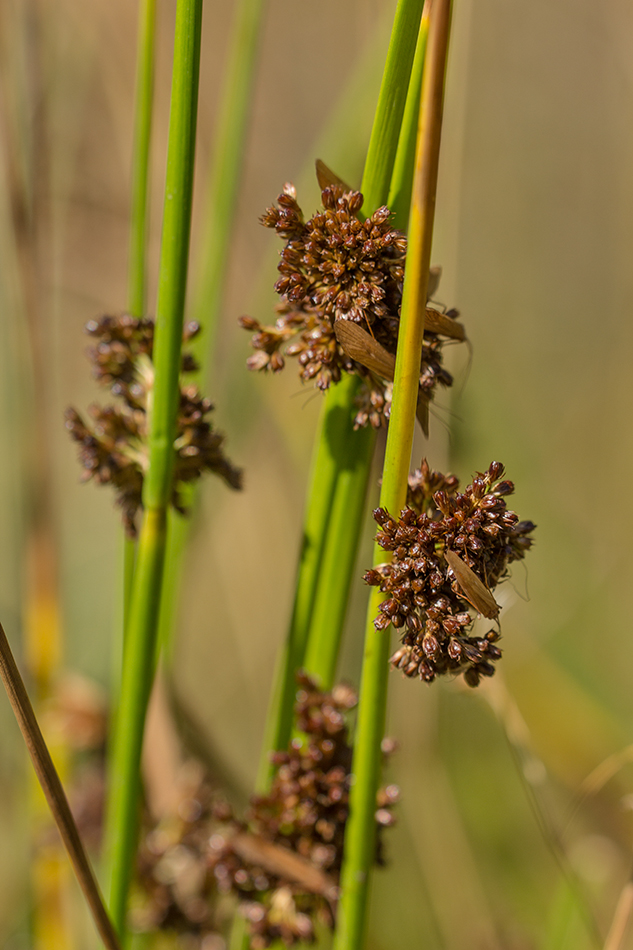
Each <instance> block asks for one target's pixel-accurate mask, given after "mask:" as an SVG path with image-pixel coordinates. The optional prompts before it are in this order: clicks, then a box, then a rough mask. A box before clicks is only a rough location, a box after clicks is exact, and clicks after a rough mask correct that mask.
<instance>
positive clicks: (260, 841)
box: [230, 831, 336, 897]
mask: <svg viewBox="0 0 633 950" xmlns="http://www.w3.org/2000/svg"><path fill="white" fill-rule="evenodd" d="M230 843H231V844H232V845H233V848H234V849H235V851H236V853H237V854H238V855H239V856H240V857H241V858H242V859H243V860H245V861H248V862H250V863H252V864H256V865H259V866H260V867H262V868H264V870H265V871H268V872H269V873H270V874H275V875H277V876H278V877H281V878H289V879H290V880H291V881H294V882H296V883H297V884H299V885H301V886H302V887H305V888H306V889H307V890H309V891H312V892H313V893H315V894H323V895H324V896H325V897H331V896H332V894H334V893H335V892H336V882H335V881H334V879H333V878H332V877H330V876H329V875H328V874H326V873H325V872H324V871H322V870H320V869H319V868H317V867H315V866H314V864H312V863H311V862H310V861H308V860H307V859H306V858H304V857H302V856H301V855H299V854H296V853H295V852H294V851H290V849H289V848H284V847H282V846H281V845H277V844H275V843H274V842H272V841H268V840H266V839H265V838H262V837H261V836H260V835H254V834H250V833H249V832H243V831H241V832H240V831H238V833H237V834H236V835H233V836H232V837H231V838H230Z"/></svg>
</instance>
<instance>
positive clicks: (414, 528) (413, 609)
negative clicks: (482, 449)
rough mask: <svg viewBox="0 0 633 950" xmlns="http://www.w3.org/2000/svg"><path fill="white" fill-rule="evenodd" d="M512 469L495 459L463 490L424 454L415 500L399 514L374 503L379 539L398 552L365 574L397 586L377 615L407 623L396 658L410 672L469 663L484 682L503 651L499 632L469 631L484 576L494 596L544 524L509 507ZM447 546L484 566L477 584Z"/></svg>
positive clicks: (471, 568)
mask: <svg viewBox="0 0 633 950" xmlns="http://www.w3.org/2000/svg"><path fill="white" fill-rule="evenodd" d="M503 473H504V469H503V465H501V463H500V462H492V463H491V465H490V467H489V468H488V470H487V471H486V472H480V473H478V474H477V476H476V477H475V478H474V479H473V481H472V484H471V485H469V486H468V487H467V488H466V489H465V491H464V492H459V491H458V487H459V484H458V481H457V479H456V478H455V476H453V475H448V476H444V475H442V474H440V473H438V472H432V471H431V470H430V469H429V466H428V464H427V462H426V461H423V462H422V465H421V468H420V469H419V470H418V471H416V472H415V473H414V475H413V476H412V477H411V478H410V479H409V494H408V499H407V500H408V504H407V507H405V508H403V510H402V512H401V513H400V517H399V518H398V519H395V518H392V517H391V515H390V514H389V513H388V512H387V511H386V510H385V509H384V508H377V509H376V511H375V512H374V518H375V520H376V521H377V523H378V524H379V525H380V531H379V532H378V535H377V541H378V543H379V544H380V545H381V547H383V548H384V549H385V550H386V551H391V552H393V554H392V556H393V559H392V561H391V562H390V563H388V564H384V565H381V566H380V567H378V568H377V569H375V570H370V571H367V573H366V574H365V580H366V581H367V583H368V584H370V585H373V586H377V587H380V590H381V591H384V592H385V593H386V594H387V595H388V596H387V598H386V599H385V600H384V601H383V602H382V604H381V605H380V613H379V615H378V617H377V618H376V620H375V621H374V622H375V625H376V627H377V628H378V629H385V628H386V627H388V626H389V624H390V623H392V624H393V625H394V627H397V628H398V629H401V630H402V631H403V633H402V646H401V647H400V649H398V650H397V651H396V653H395V654H394V655H393V656H392V657H391V663H392V664H393V665H394V666H395V667H398V668H399V669H401V670H403V672H404V673H405V674H406V675H407V676H419V677H420V679H422V680H425V681H426V682H431V681H432V680H433V679H435V677H436V676H438V675H441V674H443V673H463V674H464V679H465V680H466V682H467V683H468V685H469V686H477V684H478V683H479V680H480V678H481V677H482V676H492V675H493V673H494V669H495V668H494V665H493V664H494V662H495V661H496V660H498V659H499V657H500V656H501V651H500V650H499V648H498V647H497V646H496V645H495V642H496V640H497V639H498V637H499V634H498V632H497V631H496V630H490V631H489V632H488V633H487V634H486V635H485V636H484V637H475V636H468V633H467V632H468V629H469V627H470V626H471V625H472V623H473V616H472V615H471V612H470V608H471V606H472V604H471V601H472V602H473V603H474V604H475V606H478V603H477V596H476V585H480V584H483V585H484V586H485V588H486V589H487V591H486V594H487V596H488V597H489V598H490V600H492V598H491V595H490V594H489V591H490V590H493V589H494V587H495V586H496V584H497V583H498V582H499V581H500V580H501V579H502V578H503V577H504V576H505V575H506V572H507V568H508V565H509V564H511V563H512V561H516V560H518V559H520V558H522V557H523V556H524V555H525V552H526V551H527V550H528V549H529V547H530V545H531V544H532V539H531V538H530V534H531V532H532V531H533V530H534V527H535V526H534V524H532V522H531V521H519V518H518V516H517V515H516V514H515V513H514V511H510V510H509V509H508V507H507V505H506V502H505V497H506V496H507V495H511V494H512V492H513V491H514V485H513V483H512V482H510V481H505V480H502V479H503ZM447 551H448V552H454V553H455V554H456V555H457V556H458V562H457V563H460V562H461V563H463V565H466V571H463V574H466V575H469V574H470V572H473V573H474V574H475V575H476V578H475V579H474V581H472V593H471V589H470V585H469V583H468V578H467V577H466V578H464V577H462V578H461V579H459V578H458V576H457V575H456V573H455V570H453V568H452V567H451V566H450V565H449V563H448V560H447V556H446V552H447ZM470 576H471V577H472V574H470ZM492 603H493V604H494V601H492ZM489 615H490V616H491V615H492V614H489Z"/></svg>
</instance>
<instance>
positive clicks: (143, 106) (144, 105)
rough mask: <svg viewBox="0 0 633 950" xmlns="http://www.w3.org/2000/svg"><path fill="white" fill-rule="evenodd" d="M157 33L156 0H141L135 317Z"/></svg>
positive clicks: (132, 268) (143, 281)
mask: <svg viewBox="0 0 633 950" xmlns="http://www.w3.org/2000/svg"><path fill="white" fill-rule="evenodd" d="M155 33H156V0H140V3H139V15H138V42H137V57H136V109H135V115H134V139H133V147H132V202H131V214H130V251H129V275H128V310H129V312H130V313H131V314H132V316H133V317H144V316H145V310H146V286H147V264H146V260H147V234H148V230H149V228H148V221H149V215H148V197H149V146H150V139H151V134H152V104H153V98H154V55H155V53H154V47H155Z"/></svg>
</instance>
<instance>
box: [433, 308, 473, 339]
mask: <svg viewBox="0 0 633 950" xmlns="http://www.w3.org/2000/svg"><path fill="white" fill-rule="evenodd" d="M424 329H425V330H428V331H429V333H439V334H440V336H448V337H450V338H451V339H452V340H465V339H466V331H465V329H464V325H463V323H458V321H457V320H453V318H452V317H448V316H447V315H446V314H445V313H440V311H439V310H434V309H433V308H432V307H427V308H426V313H425V317H424Z"/></svg>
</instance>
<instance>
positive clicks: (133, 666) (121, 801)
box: [106, 508, 166, 936]
mask: <svg viewBox="0 0 633 950" xmlns="http://www.w3.org/2000/svg"><path fill="white" fill-rule="evenodd" d="M165 534H166V532H165V510H164V508H159V509H151V508H149V509H147V510H146V512H145V515H144V517H143V528H142V531H141V536H140V539H139V545H138V555H137V563H136V571H135V575H134V596H133V597H132V602H131V605H130V614H129V618H128V627H127V633H126V639H125V649H124V664H123V678H122V682H121V698H120V703H119V708H118V714H117V717H116V721H115V723H114V744H113V749H112V766H111V769H110V775H109V782H110V785H109V796H108V821H107V826H106V827H107V842H108V844H109V848H108V857H109V859H110V875H111V891H110V912H111V914H112V919H113V921H114V925H115V927H116V929H117V932H118V933H119V934H120V935H121V936H123V934H124V931H125V916H126V908H127V895H128V890H129V885H130V880H131V878H132V874H133V870H134V863H135V855H136V839H137V828H138V818H139V808H140V791H141V779H140V759H141V750H142V745H143V727H144V725H145V713H146V710H147V702H148V700H149V694H150V690H151V687H152V682H153V679H154V669H155V660H154V642H155V630H156V626H157V623H158V605H159V602H160V600H159V598H160V585H161V580H162V572H163V563H164V554H165ZM137 592H138V593H137ZM139 594H140V595H142V599H141V596H139Z"/></svg>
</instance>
